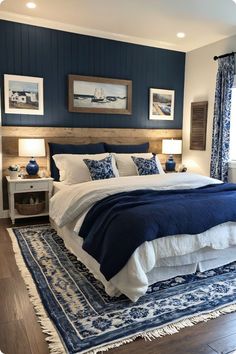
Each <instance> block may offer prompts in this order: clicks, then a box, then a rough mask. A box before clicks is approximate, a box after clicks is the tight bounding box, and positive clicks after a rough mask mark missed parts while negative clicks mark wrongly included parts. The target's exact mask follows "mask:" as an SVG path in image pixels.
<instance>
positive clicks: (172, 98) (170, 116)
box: [149, 88, 175, 120]
mask: <svg viewBox="0 0 236 354" xmlns="http://www.w3.org/2000/svg"><path fill="white" fill-rule="evenodd" d="M154 95H161V96H163V97H166V98H167V99H169V103H168V107H165V108H168V109H169V110H170V114H169V113H168V114H167V113H164V112H161V109H160V107H157V109H159V111H160V112H161V113H160V114H158V113H156V112H154V109H155V107H154V103H155V101H154ZM174 103H175V91H174V90H163V89H156V88H150V92H149V119H154V120H174ZM165 106H167V104H166V105H165Z"/></svg>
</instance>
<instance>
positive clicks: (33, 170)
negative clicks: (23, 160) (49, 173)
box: [26, 159, 39, 176]
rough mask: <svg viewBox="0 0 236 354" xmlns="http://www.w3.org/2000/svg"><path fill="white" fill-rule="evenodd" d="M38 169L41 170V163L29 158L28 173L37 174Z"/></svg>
mask: <svg viewBox="0 0 236 354" xmlns="http://www.w3.org/2000/svg"><path fill="white" fill-rule="evenodd" d="M38 170H39V165H38V164H37V162H36V161H35V159H31V160H29V163H28V165H27V166H26V171H27V173H28V175H30V176H35V175H37V173H38Z"/></svg>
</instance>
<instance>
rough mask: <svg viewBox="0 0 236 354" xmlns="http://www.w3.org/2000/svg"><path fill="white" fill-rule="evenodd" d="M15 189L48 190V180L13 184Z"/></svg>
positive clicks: (18, 190)
mask: <svg viewBox="0 0 236 354" xmlns="http://www.w3.org/2000/svg"><path fill="white" fill-rule="evenodd" d="M15 190H16V191H17V192H30V191H34V190H37V191H39V190H44V191H45V190H48V182H47V181H41V182H33V181H32V182H22V183H16V184H15Z"/></svg>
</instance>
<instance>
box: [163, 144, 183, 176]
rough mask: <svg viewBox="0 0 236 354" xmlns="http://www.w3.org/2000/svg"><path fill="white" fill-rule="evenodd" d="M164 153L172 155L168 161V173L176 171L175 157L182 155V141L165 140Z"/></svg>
mask: <svg viewBox="0 0 236 354" xmlns="http://www.w3.org/2000/svg"><path fill="white" fill-rule="evenodd" d="M162 153H163V154H168V155H170V156H169V159H168V160H167V161H166V171H175V165H176V163H175V160H174V158H173V155H180V154H181V153H182V140H174V139H163V140H162Z"/></svg>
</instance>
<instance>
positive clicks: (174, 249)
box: [50, 173, 236, 301]
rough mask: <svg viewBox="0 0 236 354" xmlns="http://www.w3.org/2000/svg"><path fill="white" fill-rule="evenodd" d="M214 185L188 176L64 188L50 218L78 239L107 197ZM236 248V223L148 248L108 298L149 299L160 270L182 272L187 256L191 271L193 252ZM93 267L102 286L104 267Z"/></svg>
mask: <svg viewBox="0 0 236 354" xmlns="http://www.w3.org/2000/svg"><path fill="white" fill-rule="evenodd" d="M213 183H221V182H220V181H218V180H215V179H212V178H209V177H204V176H200V175H196V174H189V173H176V174H175V173H173V174H166V175H152V176H132V177H118V178H113V179H109V180H98V181H91V182H86V183H81V184H77V185H73V186H68V187H67V188H63V189H62V190H61V191H59V192H57V193H56V194H55V195H54V196H53V197H52V198H51V200H50V217H51V218H52V220H53V221H54V222H55V224H56V225H57V227H58V228H61V227H63V226H65V225H69V224H70V223H71V222H72V221H73V230H74V235H76V234H77V235H78V234H79V230H80V226H81V224H82V222H83V220H84V217H85V216H86V213H87V212H88V210H89V209H90V208H91V207H92V206H93V205H94V203H95V202H97V201H98V200H100V199H102V198H104V197H106V196H108V195H111V194H115V193H119V192H123V191H130V190H134V189H153V190H163V189H187V188H188V189H189V188H197V187H202V186H204V185H208V184H213ZM222 235H223V236H224V237H222ZM80 243H81V241H80ZM233 245H236V223H225V224H223V225H219V226H216V227H215V228H212V229H210V230H208V231H206V232H204V233H202V234H199V235H176V236H168V237H164V238H160V239H157V240H154V241H152V242H145V243H144V244H143V245H141V246H140V247H139V248H138V249H137V250H136V251H135V252H134V254H133V255H132V257H131V258H130V260H129V262H128V263H127V265H126V266H125V267H124V268H123V269H122V270H121V271H120V272H119V273H118V274H116V275H115V276H114V277H113V278H112V279H111V280H110V282H109V283H110V291H109V294H110V295H118V294H120V293H124V294H126V295H127V296H128V297H129V298H130V299H131V300H132V301H136V300H137V299H138V298H139V297H140V296H142V295H143V294H145V292H146V290H147V287H148V285H149V284H150V278H152V274H151V272H152V270H154V269H155V268H156V267H163V266H175V267H177V266H178V264H179V260H180V259H181V257H182V256H184V257H183V259H184V262H185V263H184V264H185V265H188V264H189V265H191V264H193V262H196V256H197V254H196V253H195V254H194V252H197V251H198V250H201V249H204V248H205V250H206V252H207V251H209V250H211V249H215V250H222V249H225V248H227V247H230V246H233ZM124 247H125V245H124ZM82 251H83V250H82ZM83 252H84V251H83ZM191 253H192V255H191ZM89 257H90V256H89ZM90 258H92V257H90ZM90 261H91V260H90ZM199 261H201V259H199ZM229 261H230V260H229ZM92 263H93V262H92ZM90 264H91V262H90ZM93 264H94V265H96V267H93V265H92V266H91V267H90V270H91V271H92V272H93V273H94V274H95V275H96V277H98V278H99V279H101V280H102V281H103V279H102V277H100V276H98V271H99V265H97V264H96V261H95V260H94V263H93ZM181 265H183V263H181ZM95 268H96V269H95ZM148 278H149V279H148ZM160 280H161V279H160ZM103 283H104V281H103ZM105 285H106V288H108V286H107V284H105Z"/></svg>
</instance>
